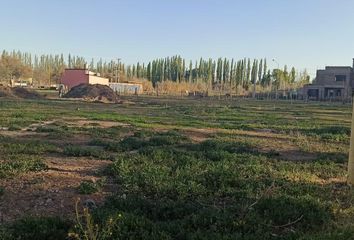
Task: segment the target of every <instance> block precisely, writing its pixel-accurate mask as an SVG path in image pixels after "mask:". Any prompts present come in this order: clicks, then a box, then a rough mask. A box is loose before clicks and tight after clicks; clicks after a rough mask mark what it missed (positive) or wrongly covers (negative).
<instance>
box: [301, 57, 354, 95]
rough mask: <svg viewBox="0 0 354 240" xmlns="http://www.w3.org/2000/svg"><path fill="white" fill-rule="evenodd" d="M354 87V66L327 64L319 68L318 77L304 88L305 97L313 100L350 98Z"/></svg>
mask: <svg viewBox="0 0 354 240" xmlns="http://www.w3.org/2000/svg"><path fill="white" fill-rule="evenodd" d="M353 88H354V59H353V66H351V67H350V66H327V67H326V68H325V69H321V70H317V73H316V79H315V80H314V82H313V83H312V84H307V85H305V86H304V88H303V97H304V98H305V99H310V100H311V99H312V100H348V99H350V98H351V97H352V92H353Z"/></svg>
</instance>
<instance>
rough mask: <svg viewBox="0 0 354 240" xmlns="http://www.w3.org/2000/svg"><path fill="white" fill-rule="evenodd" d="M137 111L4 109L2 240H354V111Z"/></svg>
mask: <svg viewBox="0 0 354 240" xmlns="http://www.w3.org/2000/svg"><path fill="white" fill-rule="evenodd" d="M124 100H125V101H124V103H123V104H100V103H85V102H79V101H57V100H21V101H18V100H5V99H1V100H0V163H1V164H0V223H1V227H0V239H65V238H66V237H67V236H68V234H69V233H70V236H71V238H72V239H86V238H85V237H84V235H85V234H86V235H91V236H93V235H95V234H98V238H97V239H128V238H129V239H353V238H354V224H353V223H354V207H353V203H354V195H353V193H354V192H353V190H352V189H350V188H349V187H347V185H346V183H345V179H346V176H345V175H346V161H347V156H348V146H349V135H350V120H351V107H350V106H347V105H341V104H331V105H329V104H320V103H293V104H291V103H290V102H277V103H276V102H269V101H250V100H211V99H201V100H192V99H167V98H159V99H158V98H152V97H139V98H127V99H124ZM78 199H79V200H78ZM76 202H77V207H76V209H75V203H76ZM84 207H88V208H89V210H88V211H86V210H83V208H84ZM76 210H77V211H78V213H77V214H75V211H76ZM76 215H77V216H76ZM81 215H84V216H83V217H82V216H81ZM96 224H97V225H96ZM92 239H93V238H92Z"/></svg>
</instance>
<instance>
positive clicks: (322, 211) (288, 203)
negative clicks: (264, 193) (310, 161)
mask: <svg viewBox="0 0 354 240" xmlns="http://www.w3.org/2000/svg"><path fill="white" fill-rule="evenodd" d="M255 210H256V212H257V213H258V214H259V215H260V216H261V217H262V218H263V219H264V220H265V221H267V222H268V224H270V225H274V226H280V225H284V224H288V223H291V222H294V221H295V220H296V219H300V220H299V221H298V222H296V223H294V224H293V225H294V226H297V227H299V228H300V229H301V230H302V231H307V230H313V229H319V228H320V227H322V226H323V225H324V224H326V223H329V222H330V221H331V219H332V211H331V209H330V208H329V206H328V205H327V204H324V203H321V202H319V201H318V200H316V199H314V198H311V197H288V196H279V197H271V198H263V199H261V200H260V201H259V202H258V203H257V204H256V206H255Z"/></svg>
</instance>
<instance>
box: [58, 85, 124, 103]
mask: <svg viewBox="0 0 354 240" xmlns="http://www.w3.org/2000/svg"><path fill="white" fill-rule="evenodd" d="M64 97H65V98H82V99H84V100H86V101H92V102H113V103H119V102H120V100H119V98H118V96H117V94H116V93H115V92H114V91H113V90H112V89H111V88H110V87H108V86H105V85H101V84H80V85H78V86H76V87H73V88H72V89H71V90H70V91H69V92H68V93H67V94H65V95H64Z"/></svg>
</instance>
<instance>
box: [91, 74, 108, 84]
mask: <svg viewBox="0 0 354 240" xmlns="http://www.w3.org/2000/svg"><path fill="white" fill-rule="evenodd" d="M108 83H109V80H108V78H103V77H97V76H92V75H90V76H89V84H102V85H107V86H108Z"/></svg>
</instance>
